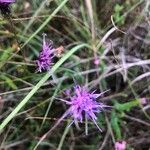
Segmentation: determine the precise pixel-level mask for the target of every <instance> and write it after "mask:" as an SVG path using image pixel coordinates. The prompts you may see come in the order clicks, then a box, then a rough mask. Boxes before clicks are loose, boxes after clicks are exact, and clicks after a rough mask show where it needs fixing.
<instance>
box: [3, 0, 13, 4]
mask: <svg viewBox="0 0 150 150" xmlns="http://www.w3.org/2000/svg"><path fill="white" fill-rule="evenodd" d="M0 3H8V4H11V3H15V0H0Z"/></svg>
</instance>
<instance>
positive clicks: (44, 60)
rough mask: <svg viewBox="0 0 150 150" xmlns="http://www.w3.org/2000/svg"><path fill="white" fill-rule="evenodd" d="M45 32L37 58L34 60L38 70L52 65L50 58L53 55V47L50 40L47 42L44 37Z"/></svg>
mask: <svg viewBox="0 0 150 150" xmlns="http://www.w3.org/2000/svg"><path fill="white" fill-rule="evenodd" d="M45 36H46V34H43V48H42V51H41V52H40V54H39V58H38V60H37V61H36V62H37V65H38V69H37V70H38V71H39V72H42V71H44V70H49V69H50V66H51V65H52V59H53V57H54V52H55V49H54V48H53V46H52V43H51V42H47V41H46V39H45Z"/></svg>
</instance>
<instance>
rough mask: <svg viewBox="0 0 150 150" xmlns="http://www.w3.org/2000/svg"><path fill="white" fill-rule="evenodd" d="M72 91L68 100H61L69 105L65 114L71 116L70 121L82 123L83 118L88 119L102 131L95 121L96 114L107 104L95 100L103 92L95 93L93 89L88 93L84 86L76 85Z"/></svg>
mask: <svg viewBox="0 0 150 150" xmlns="http://www.w3.org/2000/svg"><path fill="white" fill-rule="evenodd" d="M73 93H74V94H73V96H71V95H70V101H65V100H62V101H65V102H66V103H67V104H68V105H70V107H69V109H68V110H67V112H66V114H67V115H69V116H71V117H72V118H73V121H72V123H75V124H77V123H78V122H81V123H82V122H83V120H84V119H85V120H87V119H90V120H92V121H93V123H94V124H95V125H96V126H97V128H98V129H99V130H100V131H102V130H101V129H100V127H99V126H98V124H97V122H96V120H97V116H96V114H97V113H99V112H101V111H103V110H104V108H105V107H109V106H106V105H104V104H103V103H101V102H97V101H96V99H97V98H98V97H99V96H101V95H102V94H103V93H104V92H103V93H100V94H95V91H94V92H92V93H90V92H89V91H88V90H87V89H86V88H84V87H81V86H79V85H77V86H75V87H74V92H73ZM72 123H71V124H72Z"/></svg>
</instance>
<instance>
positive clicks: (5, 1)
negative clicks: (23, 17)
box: [0, 0, 16, 15]
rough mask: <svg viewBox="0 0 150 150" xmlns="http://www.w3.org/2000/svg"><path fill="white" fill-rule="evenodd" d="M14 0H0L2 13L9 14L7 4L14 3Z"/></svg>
mask: <svg viewBox="0 0 150 150" xmlns="http://www.w3.org/2000/svg"><path fill="white" fill-rule="evenodd" d="M15 2H16V0H0V10H1V13H2V14H3V15H9V14H10V12H11V11H10V7H9V5H10V4H12V3H15Z"/></svg>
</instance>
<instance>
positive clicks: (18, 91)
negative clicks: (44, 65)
mask: <svg viewBox="0 0 150 150" xmlns="http://www.w3.org/2000/svg"><path fill="white" fill-rule="evenodd" d="M149 9H150V2H149V1H148V0H126V1H121V0H114V1H111V0H107V1H106V0H77V1H74V0H68V1H67V0H43V1H42V2H41V0H34V1H29V0H25V1H22V0H17V2H16V3H15V4H13V5H12V6H11V10H12V14H11V15H12V17H11V19H7V18H3V16H1V18H0V41H1V42H0V113H1V115H0V120H1V121H0V122H1V123H2V122H3V121H4V119H6V118H7V117H8V115H9V114H10V113H11V112H12V111H15V110H16V108H17V106H21V105H20V102H21V101H22V100H23V99H24V98H25V97H26V96H31V98H29V100H28V101H26V103H24V104H23V105H22V106H21V109H19V112H18V113H17V114H15V115H14V116H13V115H11V116H10V118H11V119H10V122H9V123H8V124H7V125H5V127H4V129H3V130H2V131H1V136H0V143H1V146H0V149H8V150H11V149H25V150H26V149H29V150H30V149H34V148H35V146H36V145H37V143H38V142H39V141H40V139H41V137H42V136H43V135H44V134H45V133H47V132H48V131H49V130H50V129H51V128H52V127H53V126H54V124H55V123H56V121H57V120H58V119H59V118H60V117H61V116H62V115H63V114H64V112H65V111H66V110H67V106H66V105H65V104H64V103H63V102H61V101H58V100H56V98H63V99H65V98H66V95H65V94H64V91H65V90H66V89H70V88H72V87H73V86H74V83H75V82H76V83H78V84H80V85H83V86H84V85H85V86H87V87H88V88H89V89H90V90H91V91H92V90H96V92H97V93H99V92H102V91H105V90H107V89H109V92H106V93H105V94H104V95H103V96H102V97H101V98H99V99H98V100H99V101H102V102H103V103H105V104H107V105H109V106H112V108H111V109H108V110H106V111H105V112H104V113H100V114H99V115H98V120H97V122H98V124H99V125H100V126H101V127H102V129H103V132H102V133H100V132H99V131H98V129H97V128H96V127H95V125H94V124H93V123H92V122H89V123H90V125H89V134H88V135H85V127H84V126H85V125H84V124H85V123H82V124H80V127H81V128H80V130H79V129H78V128H76V126H75V125H72V126H71V127H70V128H68V123H69V120H70V118H67V119H64V120H62V122H61V123H60V124H59V126H58V127H57V128H56V129H55V130H54V131H53V132H52V133H51V134H49V135H48V136H47V137H46V138H45V139H44V140H42V142H40V144H39V145H38V148H37V149H40V150H43V149H54V150H55V149H58V150H60V149H62V150H67V149H70V150H71V149H75V150H80V149H81V150H102V149H104V150H113V149H114V144H115V142H116V141H119V140H125V141H126V142H127V144H128V146H127V150H148V149H149V148H150V130H149V129H150V123H149V121H150V100H149V99H150V84H149V83H150V49H149V46H150V40H149V39H150V32H149V31H150V30H149V29H150V19H149V17H150V16H149V15H150V12H149ZM43 33H46V34H47V39H49V40H52V41H53V44H54V47H55V48H58V47H60V46H63V47H64V48H65V50H64V52H62V54H61V56H60V57H57V58H55V60H54V64H56V63H57V64H59V60H60V59H61V58H64V57H67V56H68V57H69V55H71V56H70V57H69V58H68V59H67V60H66V61H65V62H64V63H63V64H61V63H60V65H59V66H56V67H55V69H54V70H55V71H53V72H52V75H48V73H47V72H42V73H38V72H36V63H35V60H36V59H37V58H38V55H39V52H40V51H41V49H42V34H43ZM82 44H83V45H84V44H85V45H86V46H82ZM73 49H77V50H76V52H75V53H73V54H71V50H73ZM69 52H70V53H69ZM95 59H99V61H100V63H99V64H98V65H96V64H94V61H95ZM47 77H48V78H47ZM46 78H47V79H46ZM44 79H45V80H46V82H45V83H44V84H39V85H40V86H39V89H37V90H35V94H34V95H33V96H32V95H31V94H30V93H29V92H30V91H31V90H32V89H33V88H34V87H35V85H36V87H37V83H38V82H39V81H41V80H44ZM141 98H146V100H147V103H146V104H142V102H141ZM1 127H2V126H1Z"/></svg>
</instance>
